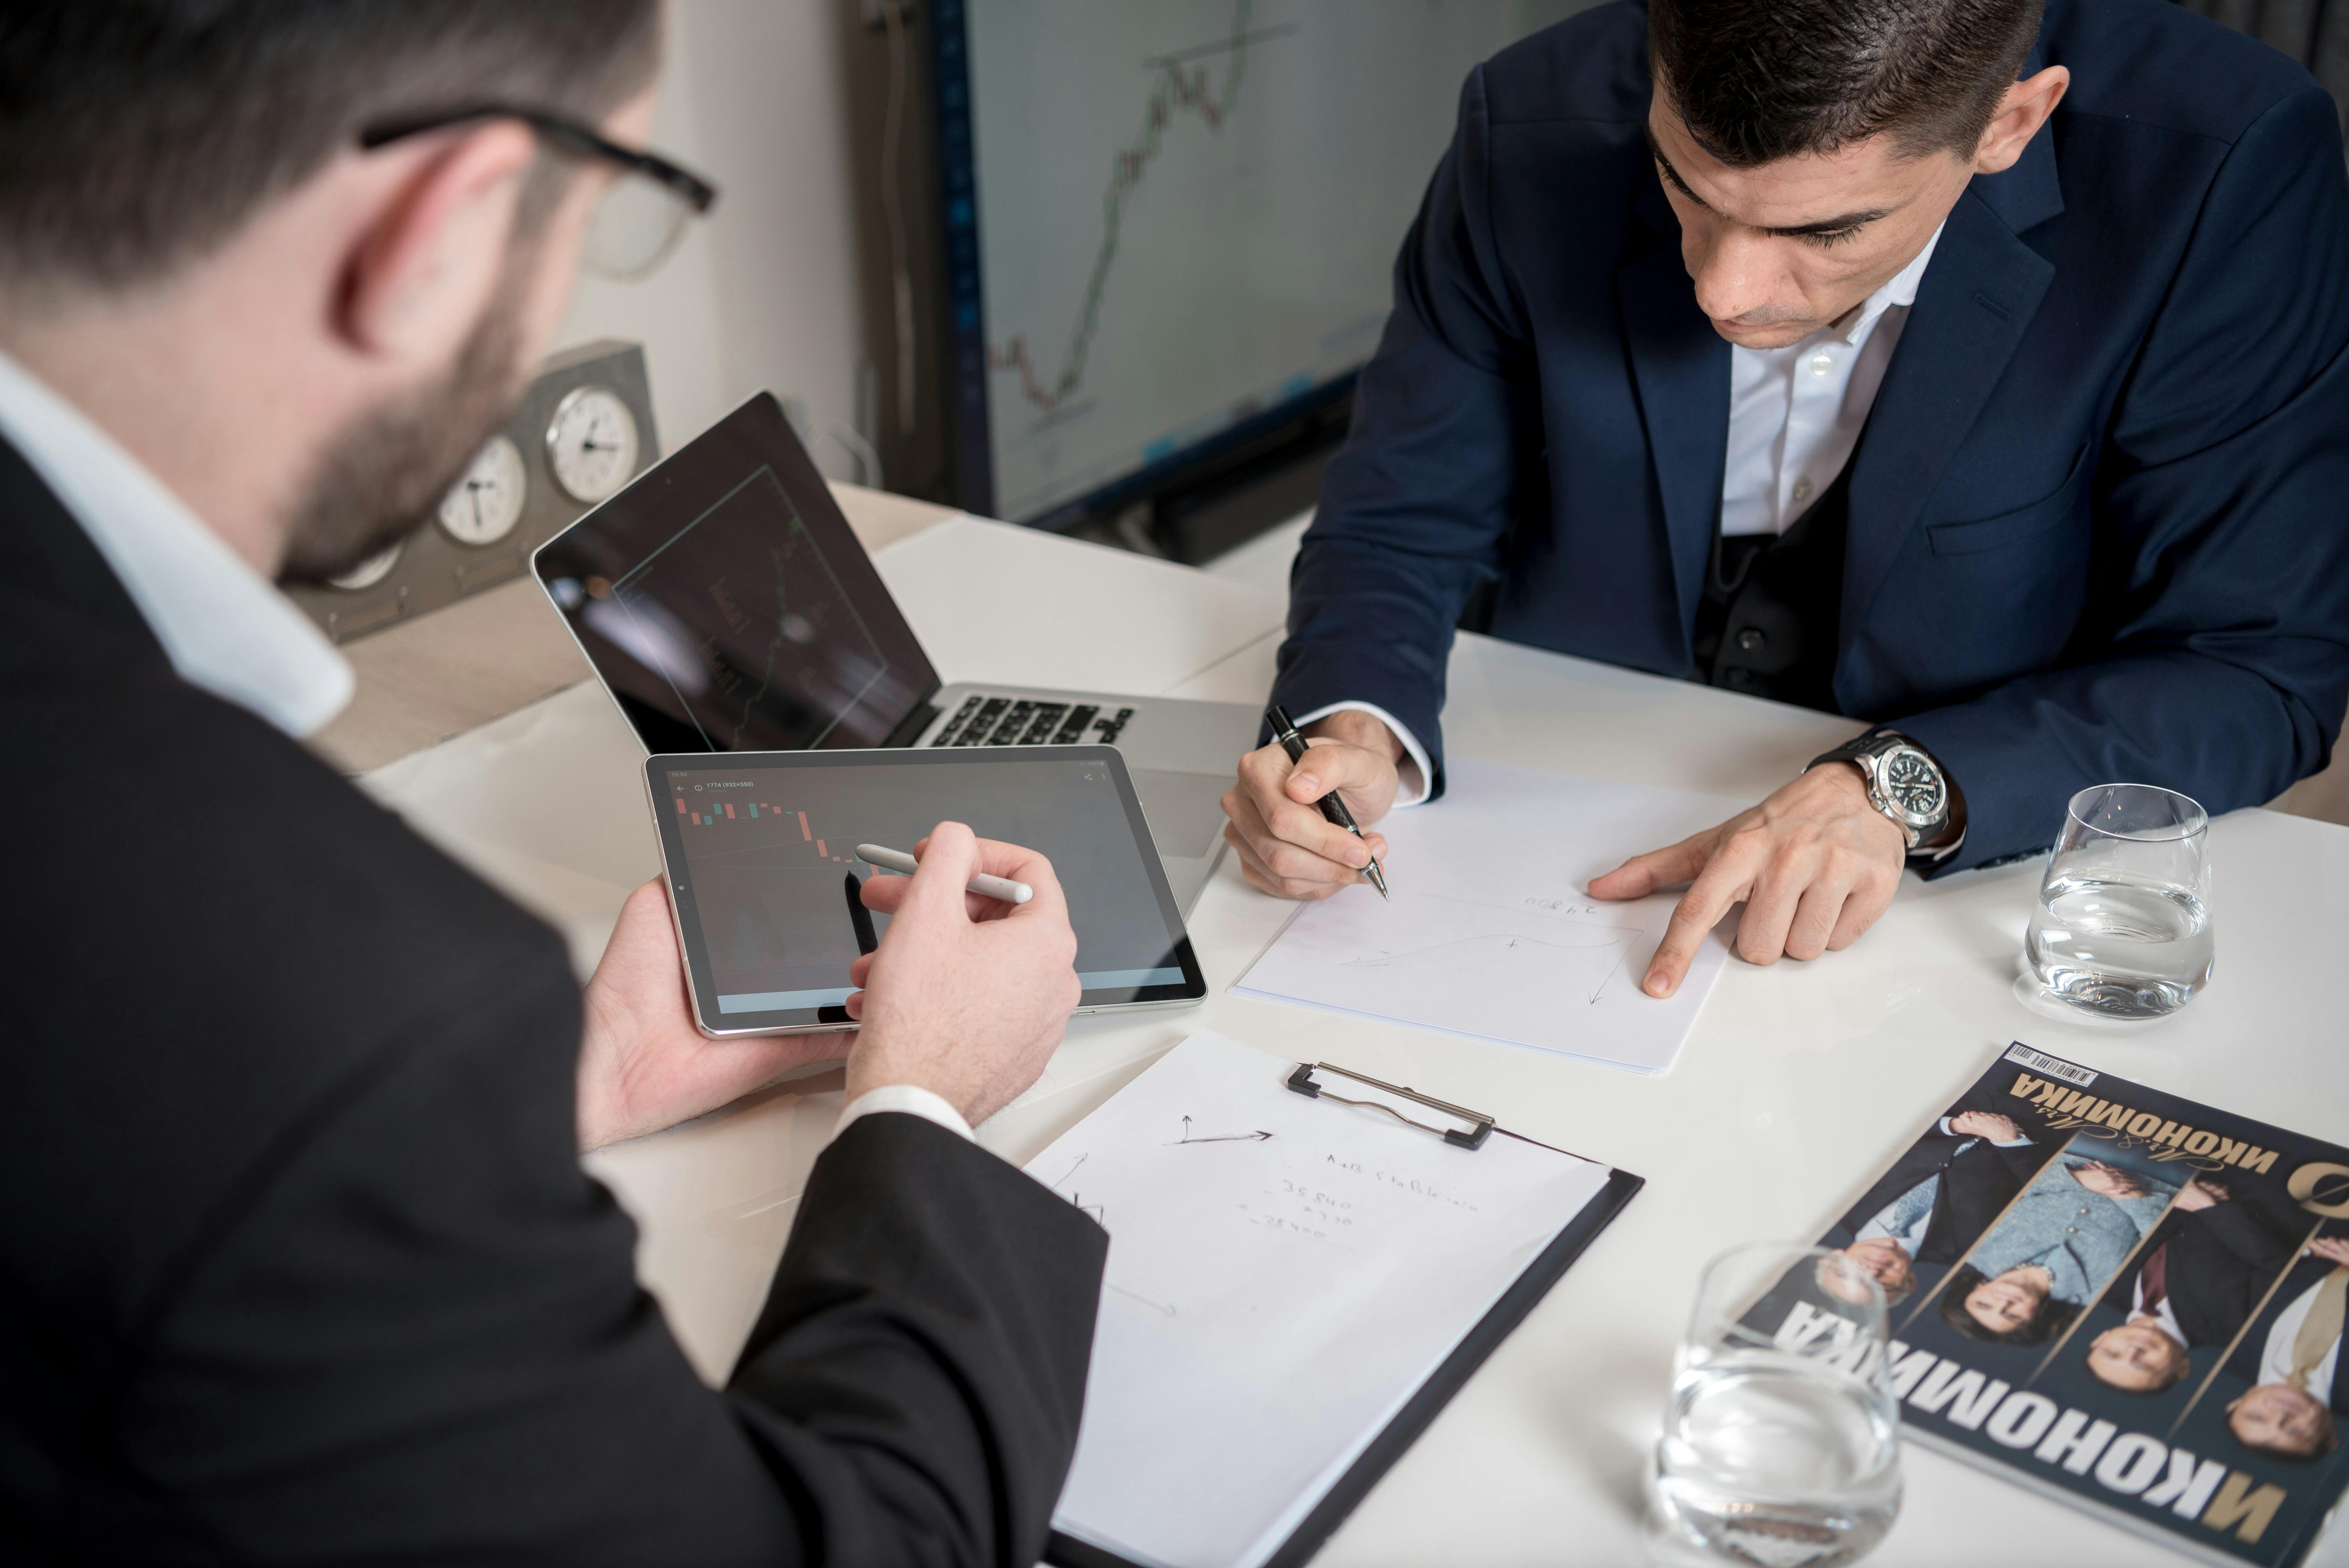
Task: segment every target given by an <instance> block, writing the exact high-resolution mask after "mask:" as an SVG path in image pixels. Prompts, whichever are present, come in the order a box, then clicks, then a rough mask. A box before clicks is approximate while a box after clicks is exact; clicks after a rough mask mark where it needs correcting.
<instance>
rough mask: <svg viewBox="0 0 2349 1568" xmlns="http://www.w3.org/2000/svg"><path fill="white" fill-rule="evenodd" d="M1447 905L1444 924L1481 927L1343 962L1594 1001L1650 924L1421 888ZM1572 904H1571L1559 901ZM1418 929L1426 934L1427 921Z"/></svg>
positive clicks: (1410, 981)
mask: <svg viewBox="0 0 2349 1568" xmlns="http://www.w3.org/2000/svg"><path fill="white" fill-rule="evenodd" d="M1422 896H1423V897H1424V898H1426V899H1427V900H1429V901H1430V902H1432V903H1438V904H1444V905H1448V906H1450V910H1449V911H1448V912H1446V915H1445V917H1444V918H1445V919H1446V923H1447V926H1450V927H1452V928H1454V929H1456V927H1457V926H1458V925H1459V924H1460V923H1465V924H1467V925H1470V926H1474V927H1477V928H1478V929H1474V930H1468V931H1464V932H1462V933H1460V934H1445V935H1441V936H1435V937H1433V939H1431V940H1425V941H1422V942H1420V943H1418V944H1416V945H1411V946H1399V947H1395V948H1392V949H1388V948H1374V949H1372V950H1371V951H1370V952H1367V953H1364V954H1360V955H1359V956H1356V957H1352V958H1348V959H1345V960H1343V961H1341V963H1340V968H1342V969H1346V970H1353V971H1382V972H1383V974H1382V975H1381V978H1385V979H1392V980H1393V981H1395V982H1397V983H1399V984H1402V985H1435V984H1439V983H1442V984H1457V985H1472V986H1473V985H1487V986H1508V987H1520V986H1524V985H1539V986H1542V987H1545V988H1547V989H1548V990H1550V991H1551V992H1552V993H1553V994H1554V995H1560V996H1568V995H1578V996H1581V997H1582V998H1583V999H1584V1001H1585V1002H1586V1003H1588V1004H1596V1003H1597V1002H1598V1000H1599V997H1600V996H1601V995H1604V994H1605V992H1606V990H1607V987H1608V986H1609V985H1610V984H1612V983H1613V982H1614V980H1615V979H1616V977H1617V976H1618V975H1620V974H1621V973H1622V971H1623V960H1624V959H1625V957H1627V956H1628V955H1629V954H1630V950H1631V944H1632V943H1633V942H1634V941H1635V940H1636V939H1637V938H1638V937H1639V936H1640V935H1641V934H1643V932H1644V930H1645V928H1644V927H1643V926H1640V925H1634V924H1630V923H1626V922H1624V921H1622V920H1619V919H1617V920H1608V919H1606V918H1604V917H1603V916H1597V915H1585V916H1579V917H1578V916H1573V915H1566V914H1548V913H1541V912H1540V911H1538V910H1536V909H1528V908H1508V907H1506V906H1501V905H1494V904H1480V903H1474V902H1472V901H1470V900H1467V899H1456V898H1444V897H1442V896H1441V895H1438V894H1433V893H1431V894H1424V895H1422ZM1561 907H1564V908H1573V907H1577V906H1573V905H1563V904H1562V905H1561ZM1419 934H1420V935H1421V936H1429V935H1430V933H1428V932H1427V930H1426V928H1425V927H1424V926H1422V927H1420V928H1419Z"/></svg>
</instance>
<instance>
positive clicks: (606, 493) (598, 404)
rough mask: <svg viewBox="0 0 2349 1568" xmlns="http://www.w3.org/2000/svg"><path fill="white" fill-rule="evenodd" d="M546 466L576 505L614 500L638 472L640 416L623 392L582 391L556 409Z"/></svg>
mask: <svg viewBox="0 0 2349 1568" xmlns="http://www.w3.org/2000/svg"><path fill="white" fill-rule="evenodd" d="M546 461H547V466H548V467H549V468H552V469H554V480H555V482H556V483H557V484H559V485H561V486H562V487H563V488H564V490H565V491H566V492H568V493H569V495H570V496H571V498H572V499H573V500H584V501H586V502H587V503H589V504H590V505H593V504H595V502H597V501H600V500H608V499H610V498H611V497H612V496H614V495H616V494H618V493H619V490H620V488H621V487H622V486H623V485H625V484H626V483H627V482H628V480H629V478H630V476H632V475H633V474H635V472H636V416H635V415H634V414H631V413H629V412H628V406H627V405H626V403H623V402H621V401H620V395H619V394H618V393H616V392H614V391H611V390H609V389H608V388H605V387H580V388H578V389H577V390H576V391H574V392H573V393H571V395H570V396H568V397H564V399H563V401H562V402H561V403H558V404H556V405H555V408H554V422H553V423H552V424H550V425H548V426H547V428H546Z"/></svg>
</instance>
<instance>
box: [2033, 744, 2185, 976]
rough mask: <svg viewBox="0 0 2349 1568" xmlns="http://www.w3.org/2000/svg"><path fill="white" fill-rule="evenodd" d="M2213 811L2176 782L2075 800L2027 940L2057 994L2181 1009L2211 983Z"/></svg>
mask: <svg viewBox="0 0 2349 1568" xmlns="http://www.w3.org/2000/svg"><path fill="white" fill-rule="evenodd" d="M2209 826H2210V819H2209V817H2208V816H2206V815H2205V814H2204V813H2203V810H2202V808H2201V807H2199V806H2198V805H2196V804H2195V803H2194V802H2193V801H2192V800H2189V799H2187V798H2186V797H2185V796H2183V795H2180V794H2178V792H2177V791H2176V790H2173V789H2160V788H2158V787H2157V786H2155V785H2151V784H2098V785H2095V787H2093V788H2091V789H2083V790H2081V791H2080V792H2079V793H2078V794H2077V795H2075V796H2073V797H2072V804H2071V809H2070V810H2068V811H2066V812H2065V813H2064V836H2063V837H2062V838H2060V839H2058V840H2057V841H2056V842H2055V858H2054V860H2052V861H2049V862H2048V864H2047V875H2046V877H2045V879H2044V880H2043V881H2042V882H2040V884H2039V908H2038V909H2037V910H2036V911H2035V912H2034V913H2033V915H2032V917H2031V929H2030V932H2029V934H2027V935H2026V936H2025V937H2024V938H2023V948H2024V951H2025V952H2026V953H2028V954H2030V957H2031V967H2032V969H2033V971H2034V972H2035V973H2036V974H2037V975H2038V976H2039V983H2040V984H2041V985H2044V986H2045V987H2046V988H2047V992H2048V994H2049V995H2053V996H2054V997H2057V998H2058V999H2060V1000H2062V1001H2064V1002H2068V1003H2070V1004H2071V1005H2072V1006H2075V1007H2080V1008H2084V1009H2085V1010H2087V1011H2089V1012H2093V1013H2101V1014H2103V1015H2105V1016H2107V1017H2113V1018H2158V1017H2160V1016H2163V1015H2164V1014H2168V1013H2174V1012H2176V1011H2178V1008H2180V1007H2183V1006H2186V1004H2187V1003H2188V1002H2189V1001H2190V1000H2192V999H2193V996H2194V994H2195V993H2196V992H2198V991H2199V990H2201V989H2202V987H2203V986H2204V985H2207V984H2209V979H2210V968H2211V962H2212V957H2213V954H2214V953H2215V951H2216V944H2215V943H2214V941H2213V939H2212V937H2211V934H2210V910H2209V896H2210V857H2209Z"/></svg>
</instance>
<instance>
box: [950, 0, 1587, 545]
mask: <svg viewBox="0 0 2349 1568" xmlns="http://www.w3.org/2000/svg"><path fill="white" fill-rule="evenodd" d="M1579 8H1580V5H1579V4H1578V0H1153V3H1152V4H1150V5H1101V4H1099V3H1098V0H966V3H965V4H964V5H961V6H960V7H951V8H950V7H942V8H941V10H942V12H944V11H947V10H949V9H958V10H959V11H960V13H961V15H962V16H963V22H964V32H965V43H964V45H963V49H964V53H965V55H966V56H967V58H968V72H969V78H968V132H969V134H968V162H969V170H968V171H969V175H970V178H971V182H972V184H973V186H974V188H975V195H976V204H975V222H976V226H977V229H978V244H977V247H976V255H977V266H976V268H975V269H971V270H974V271H975V272H976V274H977V276H976V278H975V280H970V284H972V285H975V289H976V293H977V296H978V297H977V299H976V301H972V300H969V299H958V301H957V304H958V308H959V310H960V314H959V315H958V326H959V327H960V328H961V329H962V330H963V331H964V333H965V335H966V336H967V337H975V338H977V339H978V340H980V341H979V342H975V343H971V342H967V343H966V344H965V346H964V349H965V352H964V353H963V354H962V361H963V364H964V366H965V367H966V378H967V380H968V375H969V372H971V371H972V370H979V371H980V373H981V374H983V376H984V380H985V394H984V404H985V416H986V424H987V442H986V453H985V456H986V459H987V461H988V467H989V468H990V469H991V471H992V500H993V504H994V508H995V511H997V513H998V515H1000V516H1003V517H1007V518H1013V519H1029V518H1034V517H1037V516H1040V515H1041V514H1043V513H1045V512H1048V511H1052V510H1054V509H1055V508H1057V507H1060V506H1062V505H1064V504H1067V503H1068V502H1070V501H1071V500H1074V499H1076V498H1079V497H1081V496H1084V495H1086V494H1087V493H1089V492H1092V491H1094V490H1100V489H1101V488H1102V487H1103V486H1105V485H1108V484H1112V483H1114V482H1117V481H1118V480H1122V479H1123V478H1124V477H1126V476H1129V475H1132V474H1134V473H1136V472H1139V471H1142V470H1144V469H1148V468H1150V467H1151V466H1152V465H1154V464H1156V463H1159V462H1162V461H1164V460H1165V459H1170V458H1172V457H1174V455H1175V454H1177V453H1179V452H1181V451H1183V450H1184V449H1186V448H1191V447H1194V446H1195V445H1197V444H1198V443H1200V442H1202V441H1206V440H1209V439H1211V438H1214V437H1216V435H1217V434H1218V433H1221V432H1224V431H1226V430H1230V429H1232V428H1234V427H1236V426H1238V425H1242V424H1245V423H1247V421H1249V420H1250V419H1252V418H1256V417H1257V416H1259V415H1264V414H1267V413H1268V412H1269V411H1271V410H1274V409H1277V408H1278V407H1282V406H1283V405H1287V404H1291V403H1295V402H1297V401H1298V400H1299V399H1300V398H1305V397H1310V396H1311V395H1312V394H1314V393H1315V392H1316V390H1317V389H1320V388H1325V387H1329V386H1330V384H1331V383H1332V382H1335V381H1338V380H1340V379H1342V378H1343V377H1347V376H1349V375H1350V374H1351V373H1352V372H1353V371H1354V370H1355V369H1357V368H1359V367H1360V366H1361V363H1362V362H1363V360H1365V359H1366V358H1368V357H1369V356H1370V354H1371V350H1372V349H1373V348H1374V347H1376V346H1377V343H1378V337H1379V332H1380V328H1381V325H1382V324H1383V323H1384V321H1385V319H1386V314H1387V310H1388V306H1389V304H1390V297H1391V290H1390V277H1391V271H1392V264H1393V262H1394V257H1395V252H1396V248H1397V246H1398V245H1399V244H1400V243H1401V242H1402V238H1403V235H1404V233H1405V232H1406V231H1407V230H1408V229H1409V227H1410V225H1411V222H1412V219H1413V216H1414V214H1415V213H1416V212H1417V211H1418V207H1419V201H1420V197H1421V195H1422V193H1423V191H1424V189H1425V186H1426V182H1427V179H1428V176H1429V175H1430V174H1431V173H1432V172H1433V170H1434V168H1435V165H1436V163H1437V161H1438V160H1440V159H1441V157H1442V156H1443V153H1444V148H1445V146H1446V145H1447V144H1448V143H1449V141H1450V139H1451V135H1452V129H1453V123H1454V113H1455V109H1456V106H1457V103H1458V98H1459V93H1460V88H1461V84H1462V82H1463V80H1464V78H1465V77H1466V76H1467V73H1468V71H1469V69H1470V68H1471V67H1473V66H1475V64H1476V63H1477V62H1478V61H1480V60H1482V59H1484V58H1485V57H1488V56H1490V55H1491V54H1493V53H1494V52H1495V51H1496V50H1498V49H1500V48H1502V47H1503V46H1506V45H1507V44H1509V43H1511V42H1513V41H1514V40H1516V38H1518V37H1521V36H1525V35H1526V33H1529V32H1531V31H1533V30H1535V29H1537V28H1538V27H1540V26H1546V25H1547V24H1548V23H1550V22H1552V21H1555V20H1557V19H1558V18H1560V17H1562V16H1564V15H1568V14H1569V13H1571V12H1573V11H1575V10H1577V9H1579ZM956 145H957V144H956V142H955V140H954V138H953V136H952V134H951V127H949V128H948V139H947V147H948V157H947V164H948V171H949V172H948V178H949V185H950V209H951V201H952V198H951V186H952V184H953V181H954V180H955V174H954V169H955V158H954V151H955V148H956ZM954 220H955V214H954V213H953V212H952V211H950V220H949V221H950V226H951V224H952V223H953V222H954ZM957 292H958V294H960V293H963V292H966V285H964V284H962V282H961V281H960V280H958V284H957ZM974 306H975V308H973V307H974ZM982 344H983V360H982V359H981V357H980V349H981V346H982ZM974 394H975V389H974V388H971V387H968V385H966V387H965V388H964V396H965V397H966V398H969V397H973V396H974ZM973 455H976V454H973Z"/></svg>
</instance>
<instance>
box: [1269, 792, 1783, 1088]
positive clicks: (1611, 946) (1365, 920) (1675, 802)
mask: <svg viewBox="0 0 2349 1568" xmlns="http://www.w3.org/2000/svg"><path fill="white" fill-rule="evenodd" d="M1737 809H1738V802H1736V801H1733V800H1721V799H1714V798H1713V797H1711V796H1708V795H1688V794H1682V793H1681V792H1679V791H1677V790H1671V789H1646V788H1643V787H1641V786H1639V785H1632V784H1611V783H1607V782H1604V781H1602V780H1599V779H1575V778H1570V777H1568V776H1567V775H1564V774H1558V773H1537V772H1534V771H1532V770H1530V769H1522V768H1503V767H1500V766H1497V765H1495V764H1493V763H1485V762H1475V761H1469V760H1462V761H1455V762H1454V763H1453V764H1452V765H1451V776H1450V784H1449V788H1448V789H1447V791H1446V793H1445V795H1444V799H1441V800H1438V801H1436V802H1435V803H1434V804H1433V805H1431V806H1425V807H1421V808H1417V809H1415V810H1409V811H1398V812H1396V813H1395V814H1394V815H1393V816H1392V817H1390V818H1388V819H1387V820H1385V821H1384V822H1381V824H1379V827H1380V830H1381V832H1383V833H1385V834H1386V836H1387V841H1388V842H1389V844H1390V845H1391V846H1392V848H1391V850H1390V852H1389V854H1388V858H1387V863H1388V869H1389V872H1390V873H1391V882H1392V887H1393V889H1394V897H1393V900H1392V902H1391V903H1390V902H1387V901H1383V900H1381V898H1380V897H1379V895H1378V894H1377V893H1376V892H1373V891H1372V890H1371V889H1370V888H1368V887H1354V888H1349V889H1347V890H1346V891H1345V892H1341V893H1340V894H1338V896H1336V897H1335V898H1332V899H1329V900H1326V901H1325V902H1323V903H1314V904H1307V905H1305V906H1304V907H1302V908H1301V909H1300V910H1299V912H1298V913H1297V915H1296V918H1294V919H1293V920H1291V921H1290V922H1289V924H1288V929H1287V930H1286V931H1284V932H1282V933H1281V934H1280V936H1279V938H1278V940H1276V941H1275V942H1274V943H1273V944H1272V945H1271V946H1270V947H1269V948H1268V949H1267V950H1266V951H1265V954H1264V955H1263V956H1262V957H1261V958H1259V959H1257V962H1256V965H1255V967H1253V968H1252V969H1250V970H1249V971H1248V973H1247V975H1246V976H1244V977H1243V978H1242V979H1241V981H1240V983H1239V985H1237V987H1235V989H1237V991H1239V992H1240V993H1241V994H1242V995H1255V996H1264V997H1268V998H1270V999H1272V1000H1274V1001H1282V1002H1299V1003H1303V1004H1305V1005H1306V1006H1315V1007H1327V1008H1330V1009H1331V1010H1333V1011H1337V1012H1344V1013H1353V1014H1358V1015H1361V1016H1368V1017H1375V1018H1386V1019H1392V1020H1393V1021H1395V1022H1398V1023H1405V1024H1415V1025H1418V1026H1421V1027H1423V1028H1430V1029H1442V1030H1444V1031H1445V1032H1447V1033H1451V1034H1459V1035H1471V1036H1475V1037H1477V1038H1479V1039H1488V1040H1501V1041H1505V1042H1506V1043H1508V1044H1511V1045H1518V1046H1530V1047H1534V1048H1536V1049H1537V1050H1545V1051H1555V1052H1557V1053H1559V1054H1560V1055H1564V1056H1575V1057H1584V1058H1586V1059H1588V1060H1591V1061H1597V1062H1603V1063H1606V1064H1607V1065H1608V1066H1610V1067H1619V1068H1630V1069H1631V1070H1632V1071H1634V1072H1661V1071H1662V1070H1663V1069H1664V1068H1668V1067H1670V1066H1671V1060H1672V1057H1675V1056H1676V1055H1678V1054H1679V1052H1680V1047H1681V1041H1682V1039H1683V1038H1685V1037H1687V1034H1688V1027H1689V1025H1690V1024H1691V1023H1692V1022H1693V1021H1694V1019H1695V1017H1696V1011H1697V1008H1698V1007H1699V1006H1702V1004H1703V1001H1704V996H1705V993H1706V992H1707V991H1709V990H1710V989H1711V988H1712V986H1713V979H1714V977H1715V976H1716V975H1719V974H1720V972H1721V965H1722V963H1723V960H1724V959H1725V958H1726V957H1727V956H1728V953H1729V949H1728V946H1727V944H1726V940H1725V932H1726V931H1728V930H1733V929H1734V927H1733V923H1729V922H1724V923H1723V930H1720V931H1715V932H1714V933H1713V934H1710V935H1708V936H1707V937H1706V939H1705V941H1704V944H1703V945H1702V947H1700V948H1699V949H1698V951H1697V954H1696V959H1695V961H1694V963H1692V965H1690V966H1689V973H1688V977H1687V978H1686V979H1685V980H1684V981H1682V985H1681V988H1680V990H1679V992H1678V993H1677V994H1676V995H1673V996H1672V997H1671V999H1670V1000H1667V1001H1661V1002H1660V1001H1657V1000H1655V999H1654V998H1653V997H1651V996H1649V995H1646V994H1645V993H1643V992H1642V991H1641V990H1640V979H1641V977H1642V976H1643V975H1646V973H1647V968H1648V962H1649V960H1651V958H1653V957H1654V956H1655V954H1656V946H1657V944H1659V943H1660V942H1661V941H1662V940H1663V934H1664V927H1665V924H1666V923H1667V922H1669V921H1670V919H1671V912H1672V906H1673V904H1674V903H1677V902H1678V899H1679V894H1678V893H1677V892H1674V893H1661V894H1657V895H1655V896H1653V897H1650V898H1644V899H1640V900H1637V901H1634V902H1632V903H1601V902H1599V901H1598V900H1596V899H1593V898H1591V897H1590V896H1589V895H1588V893H1586V892H1583V889H1584V888H1585V887H1586V886H1588V883H1589V882H1590V880H1591V879H1592V878H1593V877H1596V876H1598V875H1599V874H1600V873H1602V872H1608V871H1611V870H1613V869H1614V868H1615V867H1616V866H1618V865H1619V864H1621V863H1622V862H1623V861H1625V860H1627V859H1629V858H1630V856H1632V855H1634V854H1638V853H1640V852H1641V851H1646V850H1654V849H1661V848H1662V847H1663V846H1665V845H1666V844H1671V843H1675V842H1677V841H1680V840H1682V839H1684V838H1686V837H1687V836H1688V835H1690V834H1691V833H1693V832H1696V831H1698V830H1701V829H1703V828H1708V827H1711V826H1712V825H1713V824H1714V823H1716V822H1719V821H1722V820H1725V819H1727V818H1729V817H1731V816H1733V815H1734V814H1735V813H1736V811H1737Z"/></svg>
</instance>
